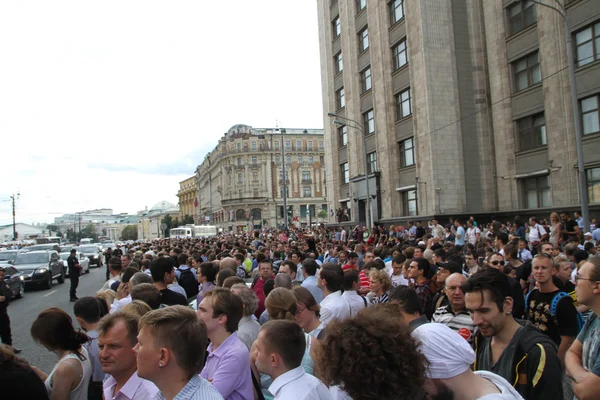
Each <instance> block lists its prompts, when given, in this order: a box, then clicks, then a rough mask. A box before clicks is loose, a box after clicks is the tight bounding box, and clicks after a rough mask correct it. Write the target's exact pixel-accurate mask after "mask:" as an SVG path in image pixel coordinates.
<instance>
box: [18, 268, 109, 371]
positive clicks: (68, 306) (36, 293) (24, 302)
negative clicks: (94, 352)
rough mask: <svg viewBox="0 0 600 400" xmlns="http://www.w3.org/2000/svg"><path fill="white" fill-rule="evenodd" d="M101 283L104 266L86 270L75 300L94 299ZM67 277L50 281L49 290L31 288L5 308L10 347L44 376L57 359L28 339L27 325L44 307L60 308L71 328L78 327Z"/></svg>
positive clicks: (29, 336)
mask: <svg viewBox="0 0 600 400" xmlns="http://www.w3.org/2000/svg"><path fill="white" fill-rule="evenodd" d="M104 282H105V267H102V268H90V273H89V274H85V275H83V276H81V277H80V278H79V287H78V288H77V297H83V296H94V295H95V294H96V292H97V291H98V289H100V288H101V287H102V285H103V284H104ZM69 286H70V281H69V278H66V279H65V283H63V284H58V283H56V281H54V285H53V286H52V288H51V289H49V290H48V289H36V288H31V289H28V291H26V292H25V297H23V298H22V299H16V300H13V301H11V303H10V305H9V306H8V315H9V316H10V320H11V327H12V336H13V345H14V346H15V347H18V348H20V349H23V352H22V353H21V354H19V355H20V356H21V357H23V358H24V359H26V360H27V361H28V362H29V363H30V364H31V365H35V366H36V367H38V368H40V369H41V370H42V371H44V372H46V373H50V371H51V370H52V368H53V367H54V364H55V363H56V361H57V360H58V357H57V356H56V354H54V353H51V352H50V351H48V350H46V349H45V348H44V347H43V346H41V345H39V344H37V343H36V342H35V341H34V340H33V339H32V337H31V334H30V333H29V332H30V329H31V324H32V323H33V321H34V320H35V318H36V317H37V315H38V314H39V313H40V311H42V310H44V309H46V308H48V307H60V308H62V309H63V310H65V311H66V312H68V313H69V315H70V316H71V318H73V324H74V326H75V328H76V329H77V328H79V325H78V324H77V320H76V319H75V315H73V303H71V302H69Z"/></svg>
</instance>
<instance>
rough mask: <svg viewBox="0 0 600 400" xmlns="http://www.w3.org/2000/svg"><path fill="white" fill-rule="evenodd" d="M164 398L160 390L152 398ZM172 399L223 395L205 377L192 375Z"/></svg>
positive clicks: (219, 398) (207, 399)
mask: <svg viewBox="0 0 600 400" xmlns="http://www.w3.org/2000/svg"><path fill="white" fill-rule="evenodd" d="M164 399H165V396H163V394H162V393H161V392H158V393H157V394H156V396H154V400H164ZM173 400H223V396H221V394H219V392H218V391H217V389H215V388H214V386H213V385H211V384H210V383H208V381H207V380H206V379H202V378H200V377H199V376H198V375H194V376H193V377H192V379H190V380H189V382H188V383H187V385H185V386H184V387H183V389H181V391H180V392H179V393H177V396H175V397H174V399H173Z"/></svg>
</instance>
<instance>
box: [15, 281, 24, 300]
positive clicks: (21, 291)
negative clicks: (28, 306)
mask: <svg viewBox="0 0 600 400" xmlns="http://www.w3.org/2000/svg"><path fill="white" fill-rule="evenodd" d="M23 296H25V284H24V283H21V286H20V287H19V292H18V293H17V294H16V296H15V297H16V298H17V299H22V298H23Z"/></svg>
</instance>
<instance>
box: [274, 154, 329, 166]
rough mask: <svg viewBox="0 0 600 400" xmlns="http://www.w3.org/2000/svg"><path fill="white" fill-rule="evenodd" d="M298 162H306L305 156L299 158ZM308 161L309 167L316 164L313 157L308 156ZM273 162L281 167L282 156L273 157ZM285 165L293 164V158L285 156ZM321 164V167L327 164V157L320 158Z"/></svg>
mask: <svg viewBox="0 0 600 400" xmlns="http://www.w3.org/2000/svg"><path fill="white" fill-rule="evenodd" d="M296 160H297V161H298V164H302V163H303V162H304V157H303V156H297V158H296ZM306 161H308V165H312V164H313V163H314V162H315V158H314V157H313V156H307V157H306ZM273 162H274V163H275V164H276V165H279V163H281V157H280V156H275V157H273ZM285 163H286V164H291V163H292V156H285ZM319 163H320V164H321V165H324V163H325V157H323V156H319Z"/></svg>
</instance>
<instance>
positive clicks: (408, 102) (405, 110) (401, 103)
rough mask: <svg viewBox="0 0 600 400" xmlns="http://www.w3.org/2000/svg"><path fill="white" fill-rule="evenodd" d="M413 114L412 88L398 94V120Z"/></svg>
mask: <svg viewBox="0 0 600 400" xmlns="http://www.w3.org/2000/svg"><path fill="white" fill-rule="evenodd" d="M411 115H412V96H411V93H410V88H407V89H405V90H403V91H401V92H400V93H398V94H397V95H396V120H397V121H399V120H401V119H404V118H406V117H410V116H411Z"/></svg>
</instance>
